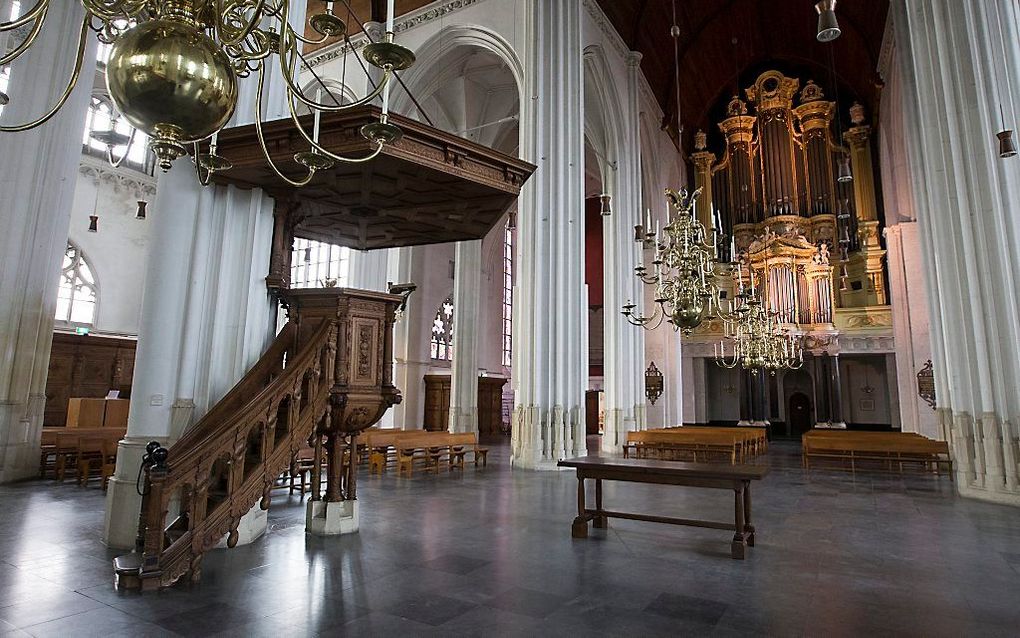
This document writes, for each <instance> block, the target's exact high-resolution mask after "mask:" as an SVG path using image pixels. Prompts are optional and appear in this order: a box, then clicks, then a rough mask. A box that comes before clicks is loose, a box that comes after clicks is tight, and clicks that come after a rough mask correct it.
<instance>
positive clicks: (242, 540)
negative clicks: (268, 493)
mask: <svg viewBox="0 0 1020 638" xmlns="http://www.w3.org/2000/svg"><path fill="white" fill-rule="evenodd" d="M268 528H269V510H264V509H262V507H261V505H260V504H259V503H257V502H256V503H255V506H254V507H252V508H251V509H250V510H248V513H247V514H245V515H244V516H242V517H241V520H240V522H238V524H237V545H248V544H249V543H254V542H255V541H257V540H258V539H260V538H262V535H263V534H265V533H266V529H268ZM229 536H230V535H229V534H227V536H224V537H223V538H221V539H220V542H219V543H217V545H216V547H217V548H225V547H227V538H228V537H229Z"/></svg>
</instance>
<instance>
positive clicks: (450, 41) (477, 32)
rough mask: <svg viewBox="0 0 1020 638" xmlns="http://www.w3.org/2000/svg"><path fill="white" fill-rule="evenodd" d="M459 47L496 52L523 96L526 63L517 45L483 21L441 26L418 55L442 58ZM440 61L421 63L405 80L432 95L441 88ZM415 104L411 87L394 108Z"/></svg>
mask: <svg viewBox="0 0 1020 638" xmlns="http://www.w3.org/2000/svg"><path fill="white" fill-rule="evenodd" d="M459 47H473V48H479V49H483V50H485V51H488V52H490V53H493V54H495V55H496V56H497V57H499V58H500V59H501V60H503V62H505V63H506V65H507V67H508V68H509V70H510V73H511V74H512V75H513V77H514V82H515V83H516V84H517V96H518V100H520V97H521V94H522V92H523V87H524V65H523V64H522V63H521V59H520V57H519V56H518V55H517V52H516V51H514V48H513V46H512V45H511V44H510V43H509V42H508V41H507V40H506V39H505V38H503V36H501V35H499V34H498V33H496V32H495V31H493V30H491V29H488V28H486V27H483V26H479V25H467V24H462V25H450V26H448V27H445V28H443V29H441V30H439V31H438V32H437V33H436V34H434V35H433V36H432V37H431V38H429V39H428V40H426V41H425V43H424V44H422V45H421V46H420V47H418V49H417V51H416V52H415V55H416V56H417V57H418V59H419V60H432V61H433V62H438V61H439V60H440V59H441V58H443V57H445V56H447V55H449V53H450V52H451V51H453V50H454V49H457V48H459ZM439 67H440V65H438V64H435V63H433V64H418V65H415V66H413V67H411V69H410V71H408V72H407V73H405V74H404V75H403V79H404V84H406V85H407V86H408V88H410V89H411V90H412V91H415V92H416V93H418V92H421V93H424V94H425V95H430V94H431V93H433V92H435V91H436V90H437V87H436V86H435V84H436V83H437V82H438V81H439V80H440V79H441V78H440V68H439ZM413 107H414V104H413V103H412V102H411V98H410V96H409V95H408V94H407V91H401V92H400V93H399V94H397V95H396V96H395V97H394V99H393V108H394V111H396V112H398V113H408V112H410V111H411V109H412V108H413Z"/></svg>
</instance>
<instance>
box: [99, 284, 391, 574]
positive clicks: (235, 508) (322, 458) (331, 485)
mask: <svg viewBox="0 0 1020 638" xmlns="http://www.w3.org/2000/svg"><path fill="white" fill-rule="evenodd" d="M285 299H286V302H287V305H288V306H289V313H290V318H291V321H290V322H289V323H288V324H287V325H286V326H285V327H284V329H283V331H281V333H280V334H279V336H278V337H277V338H276V340H275V341H274V342H273V344H272V345H271V346H270V347H269V349H268V350H267V351H266V353H265V354H264V355H263V356H262V357H261V358H260V359H259V361H258V362H257V363H256V364H255V365H254V366H253V367H252V369H251V370H249V371H248V373H247V374H246V375H245V376H244V377H243V378H242V379H241V380H240V381H239V382H238V383H237V384H236V385H235V386H234V387H233V388H232V389H231V390H230V392H228V393H227V395H226V396H224V397H223V399H222V400H220V401H219V402H218V403H217V404H216V405H215V406H213V408H212V409H210V410H209V412H208V413H207V414H206V415H205V416H204V417H202V418H201V419H200V420H199V421H198V422H197V423H196V424H195V425H194V426H192V427H191V428H190V429H189V430H188V431H187V432H185V434H184V436H182V437H181V438H180V439H179V440H178V441H177V442H176V443H175V444H174V445H173V446H171V448H170V449H169V450H166V449H163V448H160V447H159V446H158V444H150V448H149V450H148V453H147V455H146V461H145V462H144V464H143V465H144V468H145V470H146V481H145V492H144V495H143V498H142V511H141V513H140V521H139V538H138V542H137V545H138V548H137V549H138V550H139V552H136V553H135V554H131V555H129V556H125V557H121V558H118V559H116V560H115V561H114V563H115V572H116V574H117V579H118V584H119V585H120V586H123V587H127V588H141V589H143V590H150V589H158V588H160V587H166V586H169V585H172V584H173V583H175V582H176V581H178V580H179V579H180V578H182V577H183V576H186V575H187V576H190V578H191V580H192V581H197V580H198V579H199V578H200V575H201V561H202V556H203V555H204V554H205V552H207V551H208V550H209V549H211V548H213V547H214V546H216V545H217V544H219V543H220V541H221V540H222V539H223V538H224V536H226V539H227V546H228V547H233V546H234V545H236V544H237V541H238V531H237V529H238V525H239V523H240V522H241V518H242V517H243V516H244V515H245V514H246V513H248V512H249V511H250V510H251V508H252V507H253V506H254V504H255V503H257V502H258V503H259V504H260V506H261V507H262V509H268V508H269V504H270V495H271V489H272V487H273V484H274V482H275V480H276V478H277V477H279V476H280V475H281V474H282V473H283V472H284V471H285V470H286V469H287V468H288V467H289V466H290V464H291V462H292V460H293V458H294V454H295V453H296V452H297V451H298V450H299V449H300V448H301V447H303V446H304V445H306V444H310V445H312V446H313V448H314V450H315V463H314V468H315V469H314V470H313V488H312V498H313V500H319V499H322V498H323V496H321V495H320V490H319V479H320V471H319V470H320V467H321V466H322V465H323V464H326V466H327V476H326V493H325V496H324V500H326V501H341V500H353V499H355V498H356V494H355V468H356V465H357V464H356V463H355V462H351V458H352V457H351V451H352V450H354V449H356V448H355V446H356V440H355V439H356V436H357V433H358V432H359V431H361V430H362V429H365V428H367V427H370V426H371V425H373V424H375V423H376V422H378V420H379V419H380V418H381V417H382V415H383V414H384V413H385V411H386V410H387V409H388V408H389V407H390V406H391V405H393V404H394V403H397V402H399V401H400V393H399V392H398V391H397V389H396V388H395V387H394V386H393V382H392V366H391V365H389V362H390V361H391V360H392V356H393V350H392V346H393V322H394V320H395V311H396V309H397V308H398V307H399V306H400V305H401V302H402V299H401V297H399V296H396V295H389V294H383V293H375V292H367V291H348V290H344V289H326V290H300V291H289V292H287V293H285Z"/></svg>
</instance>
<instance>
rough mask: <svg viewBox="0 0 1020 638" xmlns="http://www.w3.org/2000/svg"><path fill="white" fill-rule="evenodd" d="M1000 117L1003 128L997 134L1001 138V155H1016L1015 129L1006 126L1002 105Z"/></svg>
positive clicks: (1002, 156) (1003, 156)
mask: <svg viewBox="0 0 1020 638" xmlns="http://www.w3.org/2000/svg"><path fill="white" fill-rule="evenodd" d="M999 119H1000V121H1001V122H1002V130H1001V131H999V132H998V133H996V134H995V137H997V138H999V157H1001V158H1002V159H1006V158H1007V157H1013V156H1015V155H1016V144H1014V143H1013V131H1012V130H1011V129H1008V128H1006V116H1005V114H1003V112H1002V105H1001V104H1000V105H999Z"/></svg>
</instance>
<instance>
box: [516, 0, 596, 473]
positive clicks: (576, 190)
mask: <svg viewBox="0 0 1020 638" xmlns="http://www.w3.org/2000/svg"><path fill="white" fill-rule="evenodd" d="M526 7H527V10H526V20H525V29H526V32H527V37H526V41H527V42H528V43H529V45H530V46H529V47H527V50H526V52H525V53H526V62H525V67H526V73H525V86H524V90H523V91H522V95H524V96H525V99H523V100H522V109H521V156H522V157H523V158H524V159H526V160H527V161H529V162H532V163H534V164H536V165H537V166H538V169H537V170H536V172H535V174H534V175H533V176H532V177H531V179H530V180H528V182H527V183H526V184H525V186H524V192H523V193H522V197H521V212H520V214H519V215H518V218H517V234H518V240H519V241H518V246H519V249H518V259H519V265H520V267H519V270H518V275H517V276H518V281H517V284H516V286H515V290H516V293H517V295H516V297H515V301H516V302H517V303H516V304H515V307H516V311H515V314H514V325H513V330H514V346H515V347H514V362H513V368H514V371H513V381H514V385H515V388H514V390H515V393H514V418H513V437H512V440H511V445H512V457H511V459H512V462H513V464H514V465H516V466H518V467H526V468H553V467H555V464H556V461H557V460H559V459H561V458H564V457H567V456H580V455H583V454H585V453H586V449H587V446H586V444H585V433H584V430H585V419H584V390H585V387H586V385H587V377H588V353H587V341H586V339H585V338H584V335H585V327H584V325H585V322H586V320H587V312H588V310H587V309H588V299H587V294H586V292H585V288H584V202H583V194H584V183H583V179H584V178H583V169H584V167H583V157H584V141H583V140H584V138H583V131H582V127H583V122H584V110H583V100H582V90H581V77H582V57H581V11H582V9H581V3H579V2H576V0H530V1H529V2H527V3H526ZM550 122H559V123H560V124H561V125H560V126H556V127H550V126H549V123H550Z"/></svg>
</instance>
